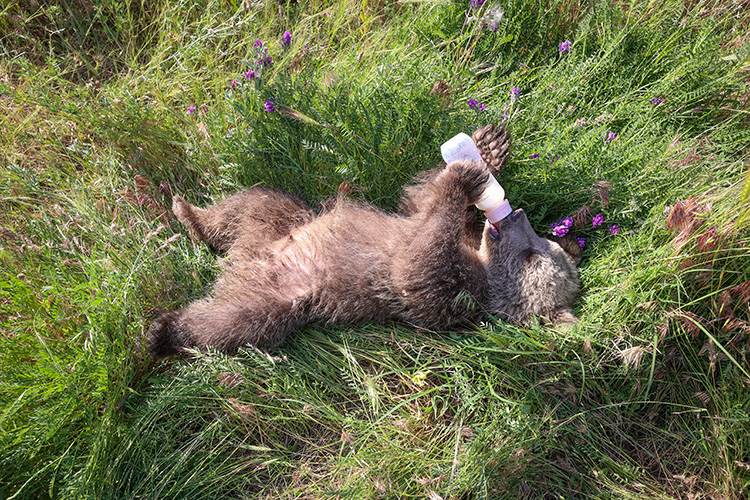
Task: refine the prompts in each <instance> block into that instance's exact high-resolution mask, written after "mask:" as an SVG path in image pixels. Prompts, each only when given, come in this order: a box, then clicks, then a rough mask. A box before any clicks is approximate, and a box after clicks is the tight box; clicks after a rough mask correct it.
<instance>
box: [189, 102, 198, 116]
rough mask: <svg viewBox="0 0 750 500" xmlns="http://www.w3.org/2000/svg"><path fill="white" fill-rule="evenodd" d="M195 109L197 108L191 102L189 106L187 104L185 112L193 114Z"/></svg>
mask: <svg viewBox="0 0 750 500" xmlns="http://www.w3.org/2000/svg"><path fill="white" fill-rule="evenodd" d="M196 111H198V110H197V109H196V107H195V106H193V105H192V104H191V105H190V106H188V109H187V113H188V114H189V115H194V114H195V113H196Z"/></svg>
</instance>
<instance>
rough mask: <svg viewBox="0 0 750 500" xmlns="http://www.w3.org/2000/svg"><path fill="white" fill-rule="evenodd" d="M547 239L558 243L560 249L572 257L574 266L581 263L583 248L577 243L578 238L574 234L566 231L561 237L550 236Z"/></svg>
mask: <svg viewBox="0 0 750 500" xmlns="http://www.w3.org/2000/svg"><path fill="white" fill-rule="evenodd" d="M549 239H550V240H552V241H554V242H555V243H557V244H558V245H560V246H561V247H562V249H563V250H565V252H566V253H567V254H568V255H570V258H571V259H573V262H575V264H576V266H579V265H580V264H581V260H583V248H581V245H579V244H578V239H577V238H576V237H575V236H573V235H572V234H570V233H568V234H566V235H565V236H563V237H562V238H558V237H557V236H552V237H550V238H549Z"/></svg>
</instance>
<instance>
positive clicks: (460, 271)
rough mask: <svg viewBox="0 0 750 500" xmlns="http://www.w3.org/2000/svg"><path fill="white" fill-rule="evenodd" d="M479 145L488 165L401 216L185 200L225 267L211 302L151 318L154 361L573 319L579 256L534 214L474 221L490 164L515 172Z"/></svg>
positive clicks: (433, 174)
mask: <svg viewBox="0 0 750 500" xmlns="http://www.w3.org/2000/svg"><path fill="white" fill-rule="evenodd" d="M482 135H485V136H487V137H491V138H492V140H491V141H487V140H485V141H481V140H478V139H477V137H478V136H479V137H480V138H481V136H482ZM474 139H475V142H477V143H478V145H479V147H480V151H481V152H482V156H483V158H484V159H485V161H486V162H487V165H483V164H481V163H479V162H475V161H458V162H452V163H450V164H448V165H446V166H445V167H443V168H437V169H434V170H430V171H428V172H425V173H423V174H422V175H421V176H419V177H418V179H417V180H416V183H415V184H413V185H411V186H409V187H407V188H406V190H405V195H404V199H403V202H402V210H401V213H397V214H390V213H385V212H383V211H381V210H378V209H376V208H374V207H372V206H369V205H365V204H363V203H359V202H355V201H352V200H348V199H346V198H343V197H342V198H339V199H338V200H337V202H336V204H335V206H334V207H333V208H332V209H331V210H330V211H326V212H325V213H323V214H322V215H319V216H318V215H316V213H315V212H314V211H313V210H312V209H311V208H310V207H309V206H308V205H306V204H305V203H304V202H303V201H302V200H300V199H299V198H297V197H295V196H292V195H289V194H286V193H283V192H281V191H277V190H275V189H269V188H263V187H254V188H250V189H248V190H247V191H244V192H241V193H238V194H235V195H233V196H231V197H229V198H228V199H226V200H224V201H223V202H221V203H218V204H216V205H214V206H211V207H209V208H206V209H201V208H197V207H195V206H193V205H191V204H190V203H188V202H186V201H185V200H184V199H182V198H180V197H177V196H175V197H174V199H173V206H172V210H173V211H174V213H175V214H176V215H177V217H178V218H179V219H180V221H182V223H183V224H185V225H186V226H187V227H188V228H190V229H191V230H192V231H193V232H194V233H195V234H196V235H197V236H198V238H200V239H201V240H203V241H205V242H206V243H208V244H209V245H210V246H211V247H212V248H213V249H215V250H216V251H219V252H226V253H227V258H226V259H225V260H224V261H223V271H222V274H221V275H220V277H219V278H218V279H217V281H216V283H215V285H214V289H213V292H212V293H211V295H210V296H209V297H207V298H205V299H201V300H198V301H196V302H193V303H192V304H190V305H189V306H188V307H186V308H185V309H182V310H179V311H172V312H168V313H165V314H163V315H162V316H161V317H160V318H158V319H157V320H156V321H155V322H154V324H153V325H152V326H151V329H150V330H149V332H148V350H149V352H150V353H151V355H152V356H154V357H155V358H160V357H163V356H167V355H170V354H173V353H175V352H177V351H178V348H180V347H186V346H195V347H204V346H213V347H215V348H217V349H219V350H221V351H225V352H231V351H233V350H236V349H237V348H238V347H240V346H243V345H245V344H252V345H254V346H256V347H258V348H261V349H268V348H272V347H276V346H278V345H280V344H281V343H282V342H284V339H286V337H287V336H288V335H289V334H291V333H292V332H294V331H295V330H298V329H300V328H302V327H303V326H305V325H307V324H310V323H316V324H322V325H330V324H342V323H354V322H359V321H366V320H376V321H386V320H395V321H401V322H404V323H407V324H410V325H416V326H420V327H424V328H429V329H437V330H445V329H449V328H451V327H454V326H456V325H458V324H460V323H465V322H467V321H479V320H482V319H485V318H487V317H488V316H498V317H502V318H506V319H508V320H510V321H512V322H514V323H517V324H522V325H527V324H529V323H531V322H532V321H533V320H534V318H535V317H539V318H540V319H541V320H542V321H544V322H550V323H552V324H555V325H559V324H561V323H574V322H575V321H576V318H575V316H574V315H573V312H572V309H571V308H572V306H573V304H574V302H575V300H576V295H577V293H578V289H579V280H578V269H577V264H578V262H577V261H578V260H579V257H580V253H579V254H578V255H573V256H571V255H570V254H569V253H568V252H566V251H565V250H563V248H562V247H561V246H560V244H558V243H555V242H553V241H550V240H548V239H546V238H540V237H539V236H537V235H536V233H535V232H534V230H533V229H532V228H531V226H530V225H529V221H528V219H527V218H526V214H525V213H524V212H523V210H516V211H515V212H513V213H512V214H511V215H509V216H508V217H506V218H505V219H503V220H502V221H501V222H499V223H498V224H497V227H495V226H492V225H490V224H489V223H485V225H484V227H483V228H482V226H481V225H480V224H478V223H477V219H476V212H475V210H474V209H473V207H472V205H473V204H474V203H475V202H476V201H477V199H478V198H479V196H480V195H481V194H482V192H483V189H484V186H485V185H486V184H487V180H488V178H489V177H488V176H489V175H490V171H488V169H487V166H489V167H490V170H494V171H496V170H497V168H498V167H499V166H502V164H504V163H505V161H506V160H507V149H508V144H509V140H508V134H507V133H506V132H505V131H504V130H503V129H502V128H498V129H495V128H494V127H492V126H488V127H485V128H484V129H480V130H478V131H477V132H475V134H474ZM494 171H493V172H492V173H494ZM563 246H566V247H567V248H569V249H573V248H576V249H577V245H563Z"/></svg>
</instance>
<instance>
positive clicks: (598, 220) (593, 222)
mask: <svg viewBox="0 0 750 500" xmlns="http://www.w3.org/2000/svg"><path fill="white" fill-rule="evenodd" d="M603 222H604V216H603V215H602V214H596V215H595V216H594V218H593V219H592V220H591V225H592V226H594V227H598V226H601V225H602V223H603Z"/></svg>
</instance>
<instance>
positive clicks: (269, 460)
mask: <svg viewBox="0 0 750 500" xmlns="http://www.w3.org/2000/svg"><path fill="white" fill-rule="evenodd" d="M468 5H469V2H468V0H466V1H461V2H458V1H442V2H441V1H416V2H399V3H394V2H383V1H367V0H365V1H361V2H353V1H351V0H337V1H336V2H323V1H316V0H299V1H298V2H290V3H286V2H271V1H268V2H265V3H263V2H251V1H245V2H239V1H234V0H232V1H223V2H218V1H211V0H202V1H198V2H192V1H176V2H175V1H173V2H167V1H161V0H160V1H155V2H146V3H144V2H115V1H103V2H69V3H68V2H60V3H44V2H38V3H30V2H19V3H11V4H9V5H7V6H3V7H0V55H1V56H2V57H0V61H1V62H0V103H1V104H2V109H3V113H0V166H1V167H2V168H1V169H0V260H1V261H2V265H0V324H2V330H0V333H1V334H2V335H0V499H5V498H19V499H20V498H34V499H36V498H149V499H153V498H269V499H270V498H274V499H275V498H355V499H360V498H432V499H437V498H443V499H448V498H453V499H480V498H519V497H520V498H632V499H647V498H648V499H651V498H715V499H742V498H747V496H748V495H749V494H750V391H748V388H750V363H748V351H749V350H750V323H749V322H748V321H750V318H749V313H750V311H749V309H748V299H749V298H750V284H749V283H750V259H749V258H748V257H750V255H749V252H748V241H749V239H750V233H749V231H748V225H749V223H750V222H749V220H748V204H747V193H748V190H749V189H750V177H748V176H749V175H750V174H748V168H747V165H748V162H749V161H750V149H749V148H748V144H749V143H750V132H748V125H749V124H750V116H748V112H749V111H748V105H747V104H748V99H747V91H748V82H749V81H750V80H749V79H750V73H749V72H748V71H749V70H750V57H749V56H750V44H748V42H747V27H748V24H749V23H748V21H749V19H748V17H747V13H746V12H745V11H743V10H741V9H739V8H738V7H736V4H735V3H733V2H698V3H693V2H684V3H683V2H678V1H676V0H671V1H669V2H666V3H665V2H661V3H656V2H646V1H645V0H634V1H631V2H618V3H617V4H611V3H609V2H604V1H591V2H585V3H583V2H573V1H569V0H552V1H551V2H547V3H539V2H521V1H518V0H508V1H506V2H504V3H502V8H503V11H504V15H503V16H502V19H501V20H500V22H499V23H498V30H497V32H494V31H492V30H490V29H489V28H488V27H486V26H485V27H482V26H481V25H480V23H479V21H478V18H479V17H481V16H482V15H484V14H485V13H486V12H488V9H490V8H491V7H493V6H496V5H498V2H495V1H493V0H488V1H487V3H486V5H485V6H484V7H483V8H482V10H480V11H479V15H477V14H476V12H473V13H472V12H470V11H469V10H468ZM467 14H468V17H467ZM285 30H289V31H291V33H292V35H293V41H292V45H291V47H290V48H288V49H286V48H284V47H283V46H282V44H281V34H282V33H283V31H285ZM259 38H260V39H263V40H264V41H265V42H266V46H267V48H268V50H269V54H270V55H271V56H272V58H273V60H274V64H273V65H272V66H271V67H270V68H266V69H264V72H263V74H262V77H261V78H259V79H256V80H253V81H250V80H246V79H245V78H244V77H243V73H244V72H245V71H247V70H248V68H249V65H250V64H252V61H253V59H254V57H255V48H254V43H255V40H257V39H259ZM563 40H570V41H571V42H573V44H572V48H571V50H570V52H569V53H566V54H560V53H559V51H558V44H559V43H560V42H562V41H563ZM232 80H236V81H238V82H239V85H237V86H236V87H235V88H234V89H231V88H230V83H231V82H232ZM438 82H443V83H442V86H441V87H440V88H442V89H443V90H444V93H443V95H442V96H441V95H439V93H435V92H432V89H433V87H434V86H435V85H436V84H437V83H438ZM512 86H518V87H519V88H520V90H521V97H520V99H519V100H518V101H517V102H514V103H511V101H510V98H509V93H508V92H509V90H510V88H511V87H512ZM659 97H660V98H663V99H664V102H663V103H661V104H659V105H658V106H655V105H654V104H652V103H651V100H652V99H654V98H659ZM469 98H474V99H477V100H479V101H480V102H482V103H484V104H485V105H486V108H487V111H486V112H484V113H476V112H474V111H471V110H470V109H468V106H467V101H468V99H469ZM268 99H270V100H273V101H274V102H275V105H276V108H277V110H278V111H277V112H276V113H268V112H266V111H265V109H264V106H263V103H264V102H265V101H266V100H268ZM188 106H195V107H196V113H194V114H188V113H187V110H188ZM506 116H508V117H509V118H508V127H509V128H510V130H511V133H512V136H513V142H514V146H513V148H514V149H513V156H512V159H511V162H510V163H509V164H508V165H507V166H506V168H505V170H503V171H502V172H501V173H500V174H499V176H498V178H499V180H500V182H501V184H503V186H504V187H505V188H506V192H507V193H508V197H509V199H511V201H512V203H513V205H514V207H523V208H524V209H526V211H527V213H528V214H529V218H530V220H531V221H532V224H533V225H534V226H535V227H536V229H537V230H538V231H539V232H540V233H542V232H545V231H546V230H547V228H548V227H549V224H551V223H553V222H556V221H558V220H560V219H561V218H563V217H566V216H573V215H574V214H576V213H577V212H579V210H581V209H582V207H588V210H589V215H588V218H587V219H586V221H587V224H586V225H585V226H582V227H576V228H575V232H576V234H577V235H578V236H581V237H585V238H586V241H587V245H586V249H585V255H584V257H585V258H584V261H583V264H582V267H581V277H582V281H583V291H582V295H581V300H580V303H579V305H578V307H577V309H576V313H577V315H578V317H579V318H580V320H581V322H580V324H579V325H578V326H577V327H575V328H573V329H572V330H570V331H567V332H559V331H555V330H551V329H546V328H543V327H541V326H539V327H533V328H518V327H515V326H512V325H509V324H507V323H504V322H502V321H497V322H495V321H492V322H489V323H487V324H482V325H476V328H474V329H470V330H466V331H458V332H454V333H451V334H435V333H432V332H424V331H415V330H413V329H410V328H407V327H404V326H402V325H396V324H386V325H376V324H364V325H345V326H341V327H339V328H329V329H321V328H315V327H310V328H307V329H305V330H303V331H301V332H299V333H298V334H296V335H295V336H294V337H293V338H291V339H289V340H288V341H287V343H286V344H285V345H284V346H283V347H282V348H280V349H278V350H276V351H273V352H271V353H269V354H266V353H263V352H258V351H255V350H253V349H252V348H249V347H248V348H247V349H245V350H243V351H241V352H239V353H238V354H237V355H235V356H225V355H222V354H219V353H216V352H212V351H209V352H204V353H199V352H196V353H194V355H193V356H191V357H190V359H180V360H178V359H172V360H169V361H167V362H163V363H159V364H153V363H150V362H147V361H144V360H143V359H142V358H141V356H140V353H141V340H142V338H143V335H144V332H145V331H146V329H147V328H148V325H149V324H150V321H151V320H152V319H153V318H155V317H156V315H157V314H158V310H159V309H167V308H176V307H181V306H183V305H185V304H187V303H189V302H190V301H191V300H193V299H195V298H198V297H201V296H202V295H203V294H204V293H206V291H207V290H208V288H209V287H210V284H211V282H212V279H213V278H214V277H215V275H216V272H217V270H218V263H217V259H218V257H217V256H216V255H214V254H212V253H211V252H210V251H209V250H208V249H207V248H206V247H205V246H204V245H201V244H199V243H197V242H195V241H193V240H192V239H190V237H188V236H187V233H186V232H185V230H184V228H183V227H181V226H180V225H179V224H178V223H177V222H176V221H175V220H174V218H173V216H172V215H171V212H170V211H169V207H170V199H171V195H173V194H181V195H184V196H186V197H187V198H188V199H190V200H192V201H194V202H196V203H199V204H207V203H210V202H211V201H214V200H218V199H221V198H222V197H223V196H226V195H228V194H230V193H232V192H235V191H237V190H239V189H241V188H243V187H246V186H250V185H253V184H257V183H261V184H265V185H271V186H276V187H280V188H284V189H288V190H291V191H294V192H296V193H298V194H300V195H302V196H303V197H305V198H306V199H307V200H308V201H309V202H310V203H312V204H319V203H321V202H323V201H324V200H326V199H327V198H329V197H332V196H335V195H336V193H337V190H338V189H339V185H340V184H341V183H344V182H346V183H349V185H350V186H351V187H353V192H352V196H354V197H357V198H360V199H363V200H367V201H369V202H371V203H374V204H376V205H378V206H380V207H383V208H385V209H393V208H395V207H396V205H397V202H398V197H399V194H400V188H401V186H402V185H403V184H404V183H405V182H407V181H408V179H409V178H410V177H411V176H412V175H413V174H414V173H416V172H418V171H420V170H423V169H426V168H429V167H431V166H433V165H434V164H436V163H437V162H438V161H439V160H440V156H439V146H440V144H441V143H442V142H444V141H445V140H447V139H448V138H450V137H451V136H452V135H454V134H455V133H458V132H460V131H463V132H471V131H473V130H474V129H475V128H476V127H477V126H479V125H484V124H486V123H490V122H494V123H500V122H501V121H502V120H503V119H504V117H506ZM610 132H613V133H615V134H616V138H615V139H614V140H612V141H610V142H606V141H605V140H604V138H606V137H607V135H608V133H610ZM532 153H537V154H538V157H536V158H532V157H531V155H532ZM690 197H694V200H693V201H690V202H688V205H689V207H692V212H691V209H688V210H687V211H686V213H685V214H684V216H683V217H682V218H679V217H678V215H679V211H678V209H674V210H673V209H672V207H674V206H675V205H676V204H678V202H680V201H682V200H688V199H689V198H690ZM678 208H679V207H678ZM597 213H601V214H602V215H603V216H604V219H605V224H604V225H602V226H600V227H599V228H596V229H595V228H592V227H591V225H590V223H589V222H588V221H590V218H591V216H593V215H595V214H597ZM668 215H669V216H668ZM610 224H617V225H618V226H620V228H621V232H620V233H619V234H617V235H609V234H608V232H607V229H608V227H609V225H610Z"/></svg>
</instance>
